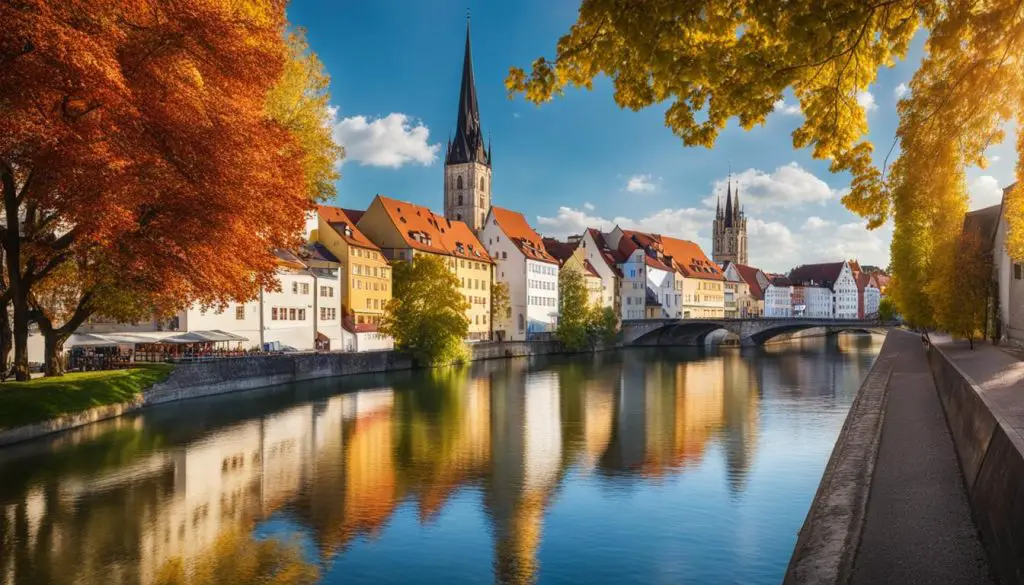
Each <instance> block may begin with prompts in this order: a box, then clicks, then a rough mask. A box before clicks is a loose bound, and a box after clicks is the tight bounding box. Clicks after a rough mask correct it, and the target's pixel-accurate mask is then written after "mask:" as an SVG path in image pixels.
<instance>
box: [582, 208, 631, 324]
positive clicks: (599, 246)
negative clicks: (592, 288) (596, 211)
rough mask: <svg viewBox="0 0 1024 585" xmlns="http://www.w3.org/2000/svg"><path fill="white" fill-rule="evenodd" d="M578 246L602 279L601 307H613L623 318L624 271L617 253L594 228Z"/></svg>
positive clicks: (588, 231)
mask: <svg viewBox="0 0 1024 585" xmlns="http://www.w3.org/2000/svg"><path fill="white" fill-rule="evenodd" d="M577 245H578V246H579V247H580V248H582V249H583V255H584V257H585V258H586V259H587V261H588V262H590V265H591V266H593V268H594V271H595V272H597V274H598V276H600V277H601V284H602V287H603V289H604V297H603V298H602V301H601V306H603V307H611V308H612V309H613V310H614V311H615V314H616V315H619V316H620V318H621V315H622V312H621V311H622V309H621V305H622V303H621V297H620V296H619V292H620V290H619V289H620V281H621V280H622V271H621V270H620V269H619V264H621V262H620V260H619V256H618V253H617V251H615V250H613V249H612V248H610V247H609V246H608V243H607V242H606V241H605V239H604V234H602V233H601V231H600V230H596V229H594V228H587V230H586V231H584V232H583V235H582V236H580V239H579V242H578V244H577Z"/></svg>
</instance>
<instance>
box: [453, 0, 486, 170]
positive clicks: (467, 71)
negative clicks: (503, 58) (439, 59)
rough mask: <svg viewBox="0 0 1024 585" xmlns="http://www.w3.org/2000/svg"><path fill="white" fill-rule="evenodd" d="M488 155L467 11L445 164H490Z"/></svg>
mask: <svg viewBox="0 0 1024 585" xmlns="http://www.w3.org/2000/svg"><path fill="white" fill-rule="evenodd" d="M490 158H491V157H490V154H489V153H488V152H487V151H486V150H485V149H484V135H483V130H482V128H481V127H480V107H479V106H478V105H477V100H476V81H475V79H474V78H473V50H472V46H471V44H470V40H469V14H466V53H465V56H464V57H463V60H462V87H461V89H460V90H459V115H458V119H457V120H456V122H455V139H454V140H453V141H452V147H451V149H450V150H449V151H448V156H447V160H445V164H449V165H451V164H462V163H468V162H479V163H482V164H485V165H489V164H490Z"/></svg>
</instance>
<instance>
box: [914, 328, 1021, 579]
mask: <svg viewBox="0 0 1024 585" xmlns="http://www.w3.org/2000/svg"><path fill="white" fill-rule="evenodd" d="M950 351H952V350H950V349H947V348H943V347H940V346H931V347H930V348H929V351H928V361H929V366H930V367H931V371H932V376H933V377H934V379H935V386H936V387H937V389H938V392H939V398H940V400H941V402H942V407H943V409H944V410H945V414H946V422H947V424H948V425H949V430H950V433H951V434H952V437H953V443H954V446H955V448H956V453H957V459H958V461H959V463H960V470H961V472H962V474H963V478H964V484H965V487H966V488H967V497H968V500H969V501H970V505H971V513H972V515H973V517H974V522H975V524H976V525H977V527H978V530H979V531H980V533H981V537H982V541H983V542H984V544H985V548H986V550H987V552H988V556H989V562H990V564H991V566H992V569H993V571H994V572H995V573H996V576H997V577H998V578H999V580H1000V582H1001V583H1004V584H1012V583H1024V437H1022V435H1021V430H1022V429H1024V378H1022V374H1024V363H1021V362H1017V363H1015V364H1014V363H1013V360H1010V359H1008V358H1009V356H996V357H1003V360H1002V361H1004V362H1009V363H1008V364H1007V367H1006V368H1003V369H995V370H991V369H989V370H988V373H989V374H991V375H992V379H991V380H988V381H986V382H984V383H982V384H979V383H977V381H976V380H974V379H973V378H972V377H971V376H970V375H969V374H968V373H967V372H965V370H964V368H961V367H960V365H971V364H970V361H967V363H966V364H965V363H964V362H961V363H960V365H958V363H957V362H958V361H960V360H961V359H963V357H962V356H960V355H957V356H956V357H953V356H952V354H949V353H948V352H950ZM976 351H977V352H978V356H977V357H978V358H982V357H984V356H983V354H984V353H985V352H986V351H989V352H999V350H998V349H995V348H992V347H990V346H983V347H982V348H981V349H979V350H976ZM972 357H973V356H967V358H966V359H967V360H971V358H972ZM977 366H982V364H981V363H978V364H977ZM972 369H979V370H981V371H985V369H984V368H981V367H975V368H972Z"/></svg>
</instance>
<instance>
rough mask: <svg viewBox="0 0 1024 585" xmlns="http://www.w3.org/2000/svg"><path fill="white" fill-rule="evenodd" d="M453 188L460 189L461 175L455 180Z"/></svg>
mask: <svg viewBox="0 0 1024 585" xmlns="http://www.w3.org/2000/svg"><path fill="white" fill-rule="evenodd" d="M455 188H456V189H461V188H462V175H459V177H458V178H457V179H455Z"/></svg>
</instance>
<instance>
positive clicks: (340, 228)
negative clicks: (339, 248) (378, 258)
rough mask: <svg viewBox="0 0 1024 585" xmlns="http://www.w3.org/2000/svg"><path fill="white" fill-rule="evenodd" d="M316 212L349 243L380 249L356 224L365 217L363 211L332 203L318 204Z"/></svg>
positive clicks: (370, 248)
mask: <svg viewBox="0 0 1024 585" xmlns="http://www.w3.org/2000/svg"><path fill="white" fill-rule="evenodd" d="M316 212H317V214H319V215H320V217H322V218H323V219H324V221H326V222H327V223H328V225H330V226H331V227H332V228H333V229H334V231H335V232H337V233H338V235H339V236H341V238H342V239H343V240H345V241H346V242H347V243H348V244H349V245H352V246H359V247H360V248H366V249H369V250H376V251H378V252H379V251H380V248H378V247H377V246H376V244H374V243H373V242H371V241H370V238H367V237H366V236H365V235H363V232H361V231H359V228H357V227H356V224H357V223H359V219H360V218H361V217H363V213H364V212H362V211H357V210H355V209H342V208H341V207H331V206H330V205H317V206H316Z"/></svg>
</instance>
